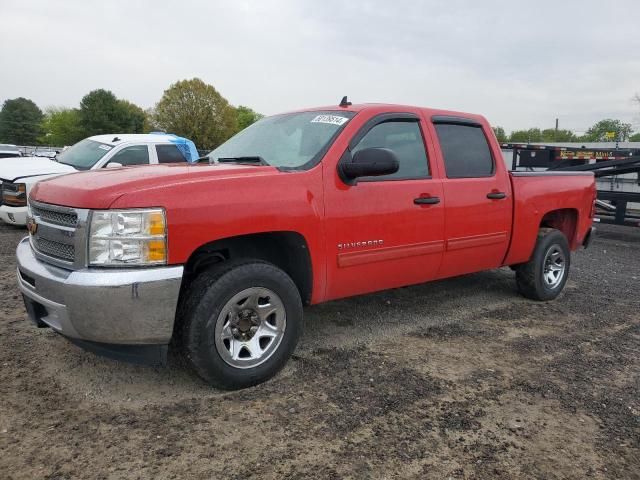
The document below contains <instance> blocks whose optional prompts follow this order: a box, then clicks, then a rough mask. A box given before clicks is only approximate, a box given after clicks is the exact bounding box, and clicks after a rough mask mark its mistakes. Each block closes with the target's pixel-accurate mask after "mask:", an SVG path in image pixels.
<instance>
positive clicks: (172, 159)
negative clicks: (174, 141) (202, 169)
mask: <svg viewBox="0 0 640 480" xmlns="http://www.w3.org/2000/svg"><path fill="white" fill-rule="evenodd" d="M156 152H157V154H158V163H184V162H186V161H187V160H186V159H185V158H184V155H182V154H181V153H180V150H178V147H176V146H175V145H156Z"/></svg>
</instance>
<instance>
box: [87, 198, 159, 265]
mask: <svg viewBox="0 0 640 480" xmlns="http://www.w3.org/2000/svg"><path fill="white" fill-rule="evenodd" d="M166 223H167V222H166V220H165V214H164V210H163V209H160V208H155V209H148V210H96V211H93V212H92V214H91V226H90V228H89V264H90V265H94V266H96V265H163V264H166V263H167V231H166Z"/></svg>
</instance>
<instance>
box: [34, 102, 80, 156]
mask: <svg viewBox="0 0 640 480" xmlns="http://www.w3.org/2000/svg"><path fill="white" fill-rule="evenodd" d="M42 130H43V135H42V136H41V137H40V142H41V143H43V144H46V145H54V146H57V147H63V146H65V145H73V144H74V143H76V142H79V141H80V140H82V139H83V138H84V137H85V134H84V128H83V127H82V122H81V119H80V111H79V110H78V109H77V108H64V107H51V108H48V109H47V112H46V114H45V116H44V121H43V122H42Z"/></svg>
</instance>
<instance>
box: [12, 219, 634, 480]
mask: <svg viewBox="0 0 640 480" xmlns="http://www.w3.org/2000/svg"><path fill="white" fill-rule="evenodd" d="M22 235H23V231H21V230H17V229H14V228H9V227H0V292H1V293H0V295H1V297H0V365H1V367H0V368H1V370H0V399H1V400H0V477H1V478H8V479H18V478H48V479H63V478H101V479H115V478H156V479H163V478H203V479H205V478H206V479H209V478H220V479H223V478H225V479H226V478H230V479H247V478H261V479H280V478H415V479H418V478H419V479H423V478H482V479H486V478H545V479H549V478H580V479H583V478H640V397H639V393H640V355H639V354H640V310H639V308H638V307H639V306H640V295H639V293H640V229H632V228H622V227H613V226H601V227H600V232H599V235H598V237H597V238H596V239H595V241H594V242H593V244H592V247H591V248H590V249H589V250H586V251H580V252H578V253H577V254H575V255H574V257H573V259H574V263H573V265H572V272H571V277H570V280H569V282H568V284H567V287H566V289H565V292H564V293H563V294H562V296H561V297H560V298H559V299H557V300H556V301H554V302H550V303H536V302H532V301H528V300H525V299H523V298H522V297H519V296H518V295H517V293H516V291H515V283H514V279H513V273H512V272H511V271H510V270H508V269H501V270H495V271H490V272H483V273H479V274H475V275H468V276H464V277H459V278H455V279H451V280H446V281H441V282H436V283H432V284H427V285H421V286H416V287H409V288H402V289H397V290H393V291H389V292H384V293H379V294H374V295H368V296H364V297H359V298H353V299H347V300H342V301H336V302H331V303H328V304H325V305H320V306H315V307H311V308H308V309H307V310H306V331H305V334H304V337H303V340H302V343H301V345H300V347H299V348H298V350H297V352H296V355H295V356H294V358H293V359H292V360H291V361H290V362H289V364H288V366H287V367H286V369H285V370H284V371H283V372H282V373H281V374H280V375H279V376H278V377H276V378H275V379H274V380H272V381H270V382H268V383H266V384H263V385H260V386H258V387H255V388H251V389H247V390H244V391H239V392H231V393H229V392H221V391H217V390H213V389H211V388H209V387H207V386H206V385H204V384H203V383H202V382H201V381H200V380H199V379H198V378H196V377H194V376H193V375H192V374H191V373H189V372H188V371H186V370H185V369H184V368H183V367H182V366H181V365H180V364H179V362H178V361H177V360H176V359H175V357H173V356H171V358H170V365H169V367H168V368H165V369H154V368H146V367H138V366H132V365H127V364H123V363H118V362H114V361H111V360H106V359H101V358H98V357H96V356H94V355H92V354H90V353H86V352H83V351H82V350H80V349H79V348H77V347H75V346H73V345H71V344H70V343H69V342H67V341H65V340H64V339H63V338H61V337H59V336H57V335H56V334H55V333H53V332H52V331H50V330H48V329H36V328H35V327H33V326H32V325H31V324H30V323H29V322H28V321H27V319H26V316H25V313H24V310H23V306H22V303H21V298H20V296H19V293H18V289H17V288H16V286H15V279H14V269H15V261H14V257H13V251H14V248H15V245H16V243H17V242H18V240H19V239H20V238H21V237H22Z"/></svg>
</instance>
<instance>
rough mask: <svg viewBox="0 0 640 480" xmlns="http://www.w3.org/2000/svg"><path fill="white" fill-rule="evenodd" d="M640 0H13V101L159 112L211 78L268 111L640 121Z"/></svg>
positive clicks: (2, 61)
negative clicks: (432, 111) (110, 99)
mask: <svg viewBox="0 0 640 480" xmlns="http://www.w3.org/2000/svg"><path fill="white" fill-rule="evenodd" d="M638 20H640V1H638V0H617V1H610V2H603V1H593V0H582V1H578V0H576V1H560V0H554V1H546V0H536V1H528V2H526V3H525V2H520V1H491V0H483V1H452V0H449V1H446V2H445V1H419V0H393V1H390V0H386V1H385V0H378V1H373V0H372V1H368V0H348V1H347V0H342V1H338V0H335V1H334V0H315V1H312V0H299V1H295V0H267V1H265V0H261V1H259V0H255V1H239V0H229V1H212V0H210V1H206V0H203V1H196V0H181V1H178V2H162V1H155V2H152V1H138V0H128V1H119V0H103V1H92V0H60V1H57V2H54V1H52V0H33V1H32V0H0V25H1V26H0V65H2V70H1V71H0V72H1V73H0V102H2V101H4V100H5V99H7V98H14V97H19V96H22V97H27V98H31V99H32V100H34V101H35V102H36V103H37V104H38V105H39V106H40V107H41V108H45V107H47V106H50V105H58V106H69V107H72V106H77V105H78V103H79V101H80V99H81V98H82V96H83V95H85V94H86V93H87V92H89V91H90V90H93V89H96V88H105V89H109V90H112V91H113V92H114V93H115V94H116V95H117V96H118V97H121V98H125V99H127V100H130V101H132V102H134V103H136V104H138V105H140V106H141V107H143V108H148V107H151V106H153V105H154V104H155V103H156V102H157V101H158V100H159V98H160V96H161V95H162V92H163V91H164V90H165V89H166V88H167V87H168V86H169V85H170V84H171V83H173V82H175V81H177V80H180V79H185V78H192V77H200V78H201V79H203V80H204V81H205V82H207V83H210V84H212V85H214V86H215V87H216V88H217V89H218V91H220V93H221V94H222V95H223V96H225V97H226V98H227V99H228V100H229V101H230V102H231V103H232V104H234V105H238V104H241V105H247V106H250V107H251V108H253V109H255V110H257V111H259V112H261V113H264V114H273V113H277V112H280V111H285V110H290V109H297V108H301V107H305V106H316V105H326V104H335V103H337V102H338V101H339V99H340V97H342V95H346V94H348V95H349V98H350V99H351V100H352V101H354V102H389V103H405V104H412V105H422V106H433V107H442V108H449V109H455V110H462V111H470V112H476V113H482V114H484V115H485V116H486V117H488V118H489V120H490V121H491V123H492V124H493V125H502V126H504V127H505V128H506V130H507V131H510V130H513V129H517V128H526V127H530V126H540V127H543V128H544V127H552V126H553V124H554V121H555V118H556V117H559V118H560V127H561V128H571V129H574V130H576V131H583V130H584V129H586V128H587V127H588V126H590V125H591V124H593V123H594V122H595V121H597V120H600V119H602V118H606V117H612V118H619V119H621V120H624V121H626V122H631V123H633V125H634V129H635V130H636V131H640V106H639V105H637V104H634V103H633V102H632V101H631V99H632V97H633V95H634V94H635V93H640V26H639V23H638Z"/></svg>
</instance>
